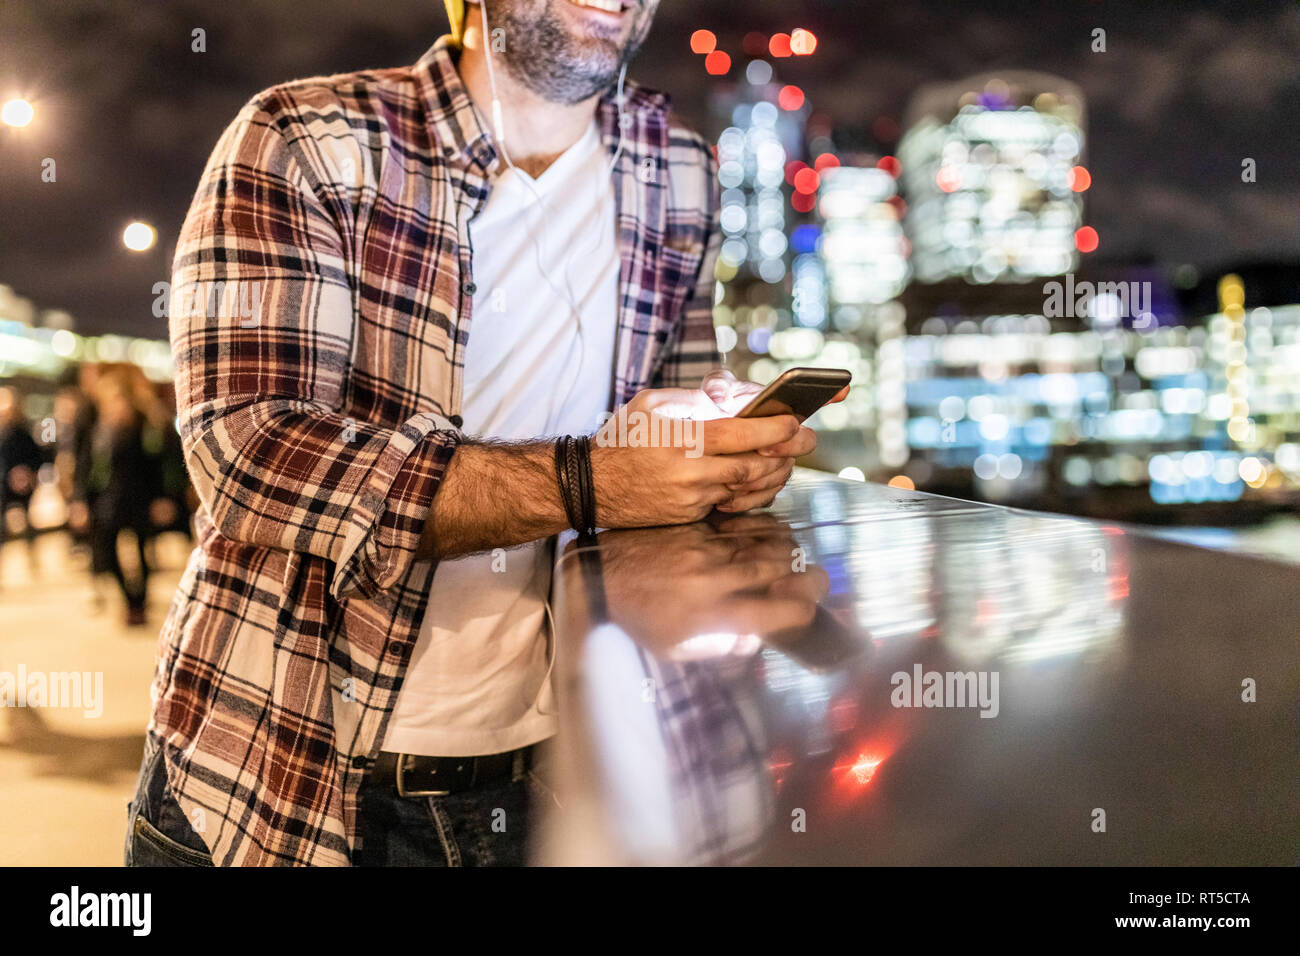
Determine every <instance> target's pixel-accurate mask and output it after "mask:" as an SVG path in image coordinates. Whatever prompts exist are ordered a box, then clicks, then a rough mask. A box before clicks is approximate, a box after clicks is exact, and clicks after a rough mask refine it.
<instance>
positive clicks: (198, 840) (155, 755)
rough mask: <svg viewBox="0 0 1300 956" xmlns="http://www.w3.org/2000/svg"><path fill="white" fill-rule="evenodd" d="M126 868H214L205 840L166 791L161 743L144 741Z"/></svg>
mask: <svg viewBox="0 0 1300 956" xmlns="http://www.w3.org/2000/svg"><path fill="white" fill-rule="evenodd" d="M126 865H127V866H212V856H211V855H210V854H209V853H208V849H207V847H206V846H205V845H204V843H203V838H202V837H200V836H199V835H198V833H196V832H195V830H194V827H192V826H190V821H189V820H188V819H186V817H185V811H183V810H182V809H181V805H180V804H179V803H177V802H176V798H175V797H173V796H172V795H171V791H170V790H168V789H167V771H166V768H165V767H163V752H162V747H160V746H159V744H158V740H157V739H156V738H155V737H153V736H152V735H149V736H147V737H146V738H145V744H144V760H143V761H142V762H141V764H140V782H139V784H138V785H137V786H136V794H135V799H134V800H132V801H131V802H130V803H129V804H127V807H126Z"/></svg>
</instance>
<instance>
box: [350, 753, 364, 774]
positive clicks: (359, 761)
mask: <svg viewBox="0 0 1300 956" xmlns="http://www.w3.org/2000/svg"><path fill="white" fill-rule="evenodd" d="M365 765H366V758H365V757H363V756H361V755H360V754H358V755H357V756H355V757H353V758H352V769H353V770H360V769H361V768H362V767H364V766H365Z"/></svg>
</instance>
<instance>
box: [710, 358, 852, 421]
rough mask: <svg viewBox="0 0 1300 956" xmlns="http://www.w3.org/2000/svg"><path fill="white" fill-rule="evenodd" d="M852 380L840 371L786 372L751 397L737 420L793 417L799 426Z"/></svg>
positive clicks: (845, 372) (811, 370) (810, 370)
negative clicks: (776, 416) (780, 416)
mask: <svg viewBox="0 0 1300 956" xmlns="http://www.w3.org/2000/svg"><path fill="white" fill-rule="evenodd" d="M852 377H853V376H852V374H851V373H850V372H849V371H848V369H843V368H792V369H787V370H786V371H784V372H782V373H781V374H780V375H778V376H777V378H776V380H775V381H774V382H772V384H771V385H769V386H768V387H767V388H765V389H763V390H762V391H761V392H759V393H758V394H757V395H756V396H754V400H753V401H752V402H750V403H749V404H748V405H746V406H745V407H744V408H742V409H741V410H740V412H739V414H737V415H736V417H737V418H766V417H767V416H769V415H793V416H794V417H795V418H797V419H799V421H801V422H802V421H803V420H804V419H805V418H808V417H809V416H810V415H812V413H813V412H815V411H817V409H819V408H821V407H822V406H823V405H825V404H826V403H827V402H829V401H830V400H831V399H832V398H834V397H835V396H836V395H837V394H839V392H840V390H841V389H843V388H844V386H845V385H848V384H849V379H851V378H852Z"/></svg>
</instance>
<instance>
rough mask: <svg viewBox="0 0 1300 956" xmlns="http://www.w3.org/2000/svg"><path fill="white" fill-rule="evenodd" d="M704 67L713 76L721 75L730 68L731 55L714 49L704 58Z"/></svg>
mask: <svg viewBox="0 0 1300 956" xmlns="http://www.w3.org/2000/svg"><path fill="white" fill-rule="evenodd" d="M704 69H705V70H706V71H708V72H709V73H710V74H712V75H713V76H723V75H725V74H726V73H727V72H728V71H730V70H731V57H730V56H728V55H727V54H726V53H724V52H722V51H721V50H714V51H713V52H712V53H710V54H709V55H708V56H706V57H705V58H704Z"/></svg>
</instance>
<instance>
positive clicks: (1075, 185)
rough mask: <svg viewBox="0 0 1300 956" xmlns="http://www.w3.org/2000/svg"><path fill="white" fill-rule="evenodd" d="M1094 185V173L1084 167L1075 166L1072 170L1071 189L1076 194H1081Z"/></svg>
mask: <svg viewBox="0 0 1300 956" xmlns="http://www.w3.org/2000/svg"><path fill="white" fill-rule="evenodd" d="M1091 185H1092V173H1090V172H1088V170H1087V169H1085V168H1084V167H1082V166H1075V167H1074V168H1073V169H1071V170H1070V188H1071V189H1073V190H1074V191H1075V192H1076V193H1081V192H1083V191H1084V190H1086V189H1087V188H1088V187H1089V186H1091Z"/></svg>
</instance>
